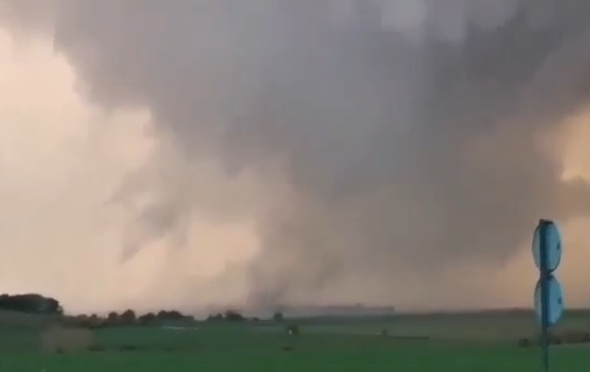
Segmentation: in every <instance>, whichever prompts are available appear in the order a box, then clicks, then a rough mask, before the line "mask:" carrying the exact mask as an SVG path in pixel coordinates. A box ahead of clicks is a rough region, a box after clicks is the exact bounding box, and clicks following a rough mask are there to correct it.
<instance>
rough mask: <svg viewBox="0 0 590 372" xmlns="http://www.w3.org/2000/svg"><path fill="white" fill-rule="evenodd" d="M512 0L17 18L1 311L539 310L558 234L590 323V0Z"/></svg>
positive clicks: (81, 2) (573, 288)
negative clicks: (540, 233)
mask: <svg viewBox="0 0 590 372" xmlns="http://www.w3.org/2000/svg"><path fill="white" fill-rule="evenodd" d="M369 3H370V2H368V1H365V2H364V4H369ZM442 3H445V4H444V5H446V6H442V5H440V6H441V8H437V7H438V6H439V5H437V4H442ZM451 3H452V4H451ZM517 3H518V2H517V1H513V0H503V1H498V0H494V1H492V0H489V1H488V0H461V1H460V0H444V1H442V0H441V1H437V2H436V3H434V2H429V1H426V0H425V1H412V2H410V1H405V0H396V1H394V0H386V1H385V2H384V6H383V7H382V8H381V9H378V10H376V9H377V8H370V7H366V6H365V7H364V8H355V6H358V4H355V3H354V2H353V1H351V2H347V4H348V6H343V5H346V4H345V2H340V3H338V6H335V5H334V4H333V3H330V1H329V0H321V1H320V0H317V1H314V2H311V1H297V2H295V1H294V0H269V1H262V0H253V1H251V2H249V3H248V5H247V6H246V5H240V4H241V3H237V2H235V1H232V0H223V1H217V2H212V1H207V0H202V1H192V2H191V1H182V0H170V1H167V2H158V1H149V0H145V1H142V2H139V1H137V2H134V1H128V2H125V3H123V2H119V1H115V0H102V1H97V0H53V1H49V0H48V1H45V2H42V3H40V2H33V1H24V0H20V1H16V0H14V1H11V0H0V292H9V293H14V292H40V293H43V294H46V295H51V296H54V297H56V298H57V299H59V300H60V301H61V302H62V303H63V304H64V306H65V308H66V309H67V310H68V311H71V312H104V311H109V310H123V309H126V308H134V309H137V310H140V311H147V310H152V309H160V308H178V309H181V310H184V311H190V312H195V313H206V312H207V311H208V309H209V308H210V307H212V306H213V307H215V306H237V307H242V308H246V309H251V310H252V311H255V310H261V309H267V308H269V307H273V306H276V305H278V304H283V303H291V304H334V303H336V304H342V303H348V304H355V303H364V304H367V305H394V306H397V307H398V308H400V309H405V310H430V309H474V308H483V307H494V308H497V307H516V306H519V307H520V306H530V305H531V303H532V290H533V287H534V282H535V280H536V275H537V274H536V273H535V268H534V266H533V263H532V257H531V250H530V243H531V237H532V232H533V229H534V227H535V225H536V223H537V220H538V219H539V218H554V219H555V220H556V221H557V222H558V223H559V225H560V227H561V228H562V232H563V238H564V243H565V253H564V258H563V264H562V267H561V268H560V269H559V273H558V275H559V278H560V279H561V280H562V283H563V286H564V290H565V295H566V297H565V299H566V303H567V304H568V305H570V306H576V307H579V306H590V294H589V293H588V292H587V290H586V283H587V282H588V281H589V280H590V274H589V273H590V271H588V270H586V262H588V261H589V259H590V249H588V246H587V244H588V243H587V242H586V240H585V236H586V233H585V232H586V231H588V229H589V228H590V219H589V217H590V215H589V211H590V209H589V208H590V191H588V190H589V189H588V187H587V185H586V181H587V180H590V160H588V159H590V146H588V142H589V141H590V140H589V139H590V125H589V124H588V123H589V120H590V106H586V98H587V93H586V92H587V86H586V85H585V84H587V83H586V82H587V81H590V79H589V77H588V71H587V66H590V64H589V62H590V54H589V53H588V52H587V50H590V49H589V48H587V46H588V44H590V30H587V29H586V28H585V27H586V26H585V25H584V23H585V22H584V20H583V19H578V18H576V14H580V13H581V12H582V10H583V9H584V8H583V7H584V6H586V5H584V4H583V3H582V2H579V1H577V0H561V2H557V0H555V1H553V0H547V1H544V2H541V1H539V2H536V3H535V4H537V5H534V6H530V8H526V7H525V8H519V7H518V4H517ZM40 4H41V5H42V6H39V5H40ZM450 5H453V7H450ZM449 9H452V10H449ZM519 9H521V10H520V13H519ZM547 9H549V10H550V11H548V10H547ZM401 15H403V16H401Z"/></svg>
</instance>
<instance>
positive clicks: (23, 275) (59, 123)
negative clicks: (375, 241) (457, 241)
mask: <svg viewBox="0 0 590 372" xmlns="http://www.w3.org/2000/svg"><path fill="white" fill-rule="evenodd" d="M76 85H77V83H76V77H75V76H74V73H73V71H72V69H71V68H70V67H69V65H68V62H67V60H66V59H65V58H64V57H63V56H61V55H57V54H55V53H54V51H53V49H52V46H51V43H50V41H49V40H46V39H41V38H38V39H29V40H27V41H26V43H24V42H23V43H20V44H17V43H16V42H15V41H14V40H13V39H12V38H11V37H10V35H9V34H8V33H7V32H0V292H41V293H44V294H49V295H52V296H55V297H56V298H58V299H59V300H61V301H62V302H63V304H64V305H65V307H66V309H68V310H69V311H72V312H90V311H92V312H94V311H108V310H111V309H124V308H128V307H133V308H136V309H138V310H142V309H144V310H145V309H153V308H161V307H169V308H171V307H178V308H185V309H188V308H193V309H196V308H198V307H199V306H200V304H204V303H215V302H218V303H219V302H220V303H224V302H228V303H236V302H237V303H239V302H240V301H246V300H247V298H246V297H247V289H246V288H245V287H244V286H243V285H242V284H243V278H241V277H240V273H239V272H236V273H235V275H234V274H232V275H228V272H230V271H231V270H232V267H233V266H232V264H233V263H235V262H240V261H245V260H247V259H248V257H251V256H252V255H253V253H254V252H255V251H256V245H257V242H256V237H255V234H254V232H253V229H252V227H251V226H249V225H248V223H244V224H234V225H215V224H213V223H211V222H205V221H201V220H199V219H198V218H197V219H196V220H195V221H193V225H192V227H191V229H190V230H191V237H194V238H195V239H197V237H198V242H197V240H195V244H190V247H191V248H189V249H186V250H181V251H180V250H171V249H167V248H170V246H171V243H170V242H167V241H161V242H158V243H157V244H153V246H151V247H149V249H146V250H144V251H142V253H141V254H140V255H139V256H138V257H137V259H136V260H134V261H132V262H130V263H127V264H122V263H120V262H119V255H120V253H121V251H122V250H123V247H124V245H125V241H124V234H123V232H124V231H125V229H126V228H128V227H129V222H130V218H131V216H128V215H125V214H123V213H122V212H121V211H118V210H112V209H109V208H105V207H104V202H105V201H106V200H108V199H109V197H110V195H111V194H112V193H113V192H114V191H115V190H116V189H117V187H118V186H119V184H120V181H121V179H122V177H123V176H124V175H125V174H126V173H128V172H130V171H132V170H133V169H135V168H137V167H138V166H140V165H141V164H142V163H144V162H146V161H148V160H149V155H150V149H151V148H152V145H153V144H152V142H151V141H152V140H151V139H150V137H149V136H148V135H146V132H145V129H146V127H147V126H149V121H150V117H149V112H141V111H139V110H138V111H136V112H132V111H129V112H111V113H104V112H100V110H99V109H98V108H95V107H92V106H90V105H89V104H88V103H86V102H84V101H83V100H82V99H81V98H80V96H79V95H78V94H77V93H76V89H77V87H76ZM568 121H570V125H569V127H570V129H571V131H570V132H569V133H564V134H563V135H564V149H565V150H564V153H563V160H564V163H565V164H566V168H567V172H566V173H565V174H564V177H573V176H584V177H586V178H588V179H590V146H588V142H589V140H590V126H589V125H588V121H590V113H587V114H585V113H581V114H580V115H577V116H574V117H572V118H570V119H568ZM200 171H201V172H202V174H204V175H205V176H206V177H208V179H207V181H208V182H212V183H214V182H220V183H221V182H223V177H221V176H219V175H218V174H217V173H216V170H215V169H208V168H206V167H204V168H203V169H202V170H200ZM218 180H219V181H218ZM254 184H255V182H254ZM237 187H239V185H238V186H237ZM589 228H590V221H583V220H580V221H574V222H572V223H570V224H569V225H567V226H563V233H564V240H565V255H564V258H563V266H562V268H561V269H560V271H559V277H560V278H561V279H562V283H563V285H564V289H565V294H566V303H567V304H569V305H571V306H590V293H589V292H588V290H587V289H586V287H587V284H586V283H587V282H590V270H588V269H587V265H588V263H589V262H590V249H588V242H587V239H586V231H590V229H589ZM191 241H192V240H191ZM570 247H571V249H570ZM163 263H166V264H165V265H164V264H163ZM171 268H173V270H172V269H171ZM534 270H535V269H534V267H533V265H532V259H531V257H530V249H522V250H521V254H520V255H519V256H517V257H516V258H515V259H513V260H512V261H511V262H510V263H509V264H508V265H507V266H506V267H505V268H504V270H503V271H501V272H495V273H481V272H474V273H473V274H472V276H471V277H470V278H469V279H468V280H464V282H466V284H465V285H466V286H468V284H469V283H468V282H477V283H479V284H483V285H482V287H483V288H486V289H487V290H489V300H488V301H484V302H482V303H481V304H482V306H483V305H485V306H494V304H498V305H497V306H494V307H502V306H509V307H514V306H529V305H530V304H531V298H532V287H533V284H534V281H535V279H536V278H535V271H534ZM215 275H220V277H222V278H223V279H224V280H222V281H215V283H216V284H215V286H213V287H211V283H212V282H213V281H212V280H211V278H212V277H215ZM450 275H452V274H450ZM433 285H435V284H434V283H433ZM465 288H467V287H465ZM478 288H481V287H478ZM419 296H420V294H416V295H414V294H412V293H404V294H400V297H401V298H402V300H401V303H402V307H403V306H405V307H407V308H408V309H413V308H416V309H423V308H427V307H428V305H427V304H425V303H424V300H423V299H420V300H418V299H417V298H419ZM393 297H394V298H395V295H394V296H393ZM434 301H435V302H438V303H441V301H440V299H434ZM442 302H445V301H442ZM447 303H449V301H447ZM393 305H398V304H397V303H394V304H393Z"/></svg>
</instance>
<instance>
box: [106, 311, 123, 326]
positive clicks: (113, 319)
mask: <svg viewBox="0 0 590 372" xmlns="http://www.w3.org/2000/svg"><path fill="white" fill-rule="evenodd" d="M119 323H120V317H119V314H117V313H116V312H115V311H111V312H110V313H109V315H107V320H106V324H107V325H109V326H115V325H118V324H119Z"/></svg>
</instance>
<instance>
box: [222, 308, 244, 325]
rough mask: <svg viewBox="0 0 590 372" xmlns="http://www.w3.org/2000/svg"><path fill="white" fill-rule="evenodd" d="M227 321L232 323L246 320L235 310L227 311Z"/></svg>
mask: <svg viewBox="0 0 590 372" xmlns="http://www.w3.org/2000/svg"><path fill="white" fill-rule="evenodd" d="M225 319H226V320H228V321H230V322H243V321H245V320H246V318H245V317H244V316H243V315H242V314H240V313H239V312H237V311H235V310H227V311H226V312H225Z"/></svg>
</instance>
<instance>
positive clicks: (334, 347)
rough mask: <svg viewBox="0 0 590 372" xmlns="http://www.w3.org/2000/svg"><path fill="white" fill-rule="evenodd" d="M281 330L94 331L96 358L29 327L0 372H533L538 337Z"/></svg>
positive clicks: (572, 370) (376, 325)
mask: <svg viewBox="0 0 590 372" xmlns="http://www.w3.org/2000/svg"><path fill="white" fill-rule="evenodd" d="M285 322H297V325H298V327H299V330H300V333H299V334H298V335H289V334H288V333H287V332H286V331H285V329H286V327H285V325H281V324H275V323H272V322H264V321H260V322H257V323H250V322H247V323H240V324H228V323H220V324H213V323H205V322H198V323H195V324H194V326H192V327H191V328H186V329H179V328H167V327H164V328H162V327H139V326H136V327H121V328H105V329H98V330H94V336H95V339H96V342H97V344H99V345H100V346H101V349H100V350H99V351H95V352H78V353H63V354H47V353H42V352H40V350H39V346H38V330H36V329H35V328H34V327H30V328H26V327H10V326H6V324H3V325H1V326H0V369H1V370H2V371H7V372H8V371H10V372H41V371H45V372H106V371H108V372H116V371H121V372H134V371H137V372H140V371H141V372H150V371H153V372H156V371H157V372H163V371H174V372H185V371H186V372H188V371H200V372H209V371H211V372H216V371H219V372H225V371H253V372H254V371H256V372H291V371H293V372H296V371H297V372H298V371H312V372H313V371H318V372H319V371H339V372H357V371H358V372H367V371H374V372H380V371H384V372H385V371H388V372H395V371H414V372H447V371H448V372H488V371H489V372H493V371H502V372H539V371H541V365H540V351H539V349H538V347H535V346H530V347H519V346H518V340H519V338H522V337H531V336H534V335H535V333H536V332H537V330H536V323H535V319H534V317H533V315H532V314H530V313H526V312H496V313H481V314H447V315H445V314H439V315H435V314H431V315H398V316H396V317H391V318H388V319H385V318H359V319H342V318H323V319H320V318H315V319H299V320H286V321H285ZM570 329H571V330H574V329H575V330H578V331H580V330H587V331H590V312H582V311H578V312H571V313H569V314H566V315H565V317H564V321H563V322H562V323H561V324H560V326H559V329H558V330H570ZM586 345H590V344H578V345H565V344H564V345H556V346H554V347H553V348H552V349H553V350H552V364H553V365H554V366H555V369H554V370H555V371H556V372H576V371H580V372H581V371H586V370H587V369H588V367H589V366H590V347H588V346H586Z"/></svg>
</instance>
